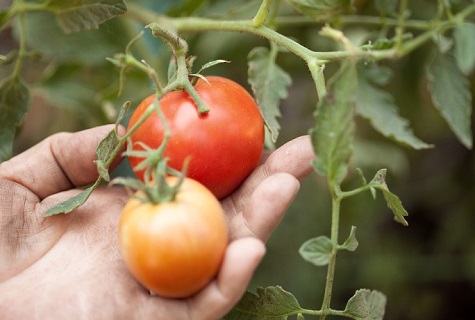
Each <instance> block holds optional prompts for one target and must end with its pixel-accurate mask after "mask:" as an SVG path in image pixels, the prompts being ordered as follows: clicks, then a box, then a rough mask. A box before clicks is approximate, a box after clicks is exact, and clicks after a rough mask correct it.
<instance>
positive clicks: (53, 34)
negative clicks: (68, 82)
mask: <svg viewBox="0 0 475 320" xmlns="http://www.w3.org/2000/svg"><path fill="white" fill-rule="evenodd" d="M64 3H69V1H64ZM25 23H26V33H27V34H28V37H27V39H26V40H27V44H28V47H29V48H30V49H34V50H38V51H40V52H41V53H42V55H43V56H44V57H45V58H48V59H52V60H54V62H58V63H64V62H67V63H78V64H81V68H82V67H84V66H90V65H94V66H97V65H99V64H100V65H104V64H106V60H105V58H106V57H111V56H113V55H114V54H115V53H116V52H121V51H123V49H124V47H125V46H126V45H127V43H128V42H129V38H128V37H125V36H122V35H124V34H126V33H127V31H126V28H125V25H124V23H121V21H119V20H111V21H108V22H106V25H107V28H99V29H98V30H93V31H90V30H84V31H81V32H76V33H73V34H65V33H64V32H63V31H62V30H61V29H60V27H59V26H58V24H57V23H55V22H54V15H53V14H52V13H51V12H31V13H27V15H26V19H25ZM14 27H15V32H16V33H19V32H20V31H19V30H18V24H15V25H14ZM146 58H147V59H148V57H146ZM147 61H148V62H149V63H152V62H153V61H151V60H147ZM82 72H83V74H84V73H86V72H84V71H82ZM102 73H103V71H101V72H94V73H93V75H94V76H96V77H97V76H98V75H102ZM114 74H116V72H114ZM83 76H86V75H85V74H84V75H83ZM115 77H117V75H115Z"/></svg>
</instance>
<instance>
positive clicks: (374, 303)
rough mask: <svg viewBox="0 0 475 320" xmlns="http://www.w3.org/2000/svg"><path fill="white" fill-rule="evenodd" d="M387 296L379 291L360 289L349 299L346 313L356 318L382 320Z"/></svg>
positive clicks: (359, 319)
mask: <svg viewBox="0 0 475 320" xmlns="http://www.w3.org/2000/svg"><path fill="white" fill-rule="evenodd" d="M385 308H386V296H385V295H384V294H382V293H381V292H379V291H375V290H372V291H371V290H368V289H360V290H357V291H356V293H355V295H354V296H353V297H351V298H350V299H349V300H348V303H347V304H346V307H345V311H344V312H345V313H346V314H348V315H351V316H352V317H353V318H354V319H356V320H382V319H383V317H384V312H385Z"/></svg>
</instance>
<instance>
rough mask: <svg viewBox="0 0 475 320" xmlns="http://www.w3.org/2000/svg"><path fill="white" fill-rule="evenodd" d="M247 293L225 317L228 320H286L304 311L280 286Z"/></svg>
mask: <svg viewBox="0 0 475 320" xmlns="http://www.w3.org/2000/svg"><path fill="white" fill-rule="evenodd" d="M256 291H257V292H256V293H257V294H254V293H252V292H249V291H248V292H246V293H245V294H244V296H243V297H242V298H241V300H240V301H239V303H238V304H237V305H236V306H235V307H234V309H233V310H231V312H230V313H229V314H228V315H226V316H225V317H224V319H226V320H285V319H287V317H288V316H290V315H294V314H298V313H300V312H302V311H304V310H303V309H302V308H301V307H300V305H299V303H298V301H297V299H296V298H295V297H294V296H293V295H292V294H291V293H290V292H287V291H285V290H284V289H282V288H281V287H280V286H272V287H267V288H257V289H256Z"/></svg>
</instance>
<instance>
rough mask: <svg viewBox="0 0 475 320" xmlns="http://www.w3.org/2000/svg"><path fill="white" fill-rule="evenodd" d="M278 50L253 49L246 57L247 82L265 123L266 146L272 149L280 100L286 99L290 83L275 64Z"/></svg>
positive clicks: (279, 115) (283, 72) (275, 138)
mask: <svg viewBox="0 0 475 320" xmlns="http://www.w3.org/2000/svg"><path fill="white" fill-rule="evenodd" d="M277 51H278V48H277V47H276V46H273V47H272V49H271V50H269V49H267V48H264V47H257V48H254V49H253V50H252V51H251V52H250V53H249V56H248V60H249V62H248V66H249V69H248V81H249V84H250V85H251V88H252V91H253V92H254V96H255V97H256V101H257V104H258V105H259V107H260V109H261V112H262V114H263V117H264V120H265V122H266V128H267V130H266V131H267V132H266V146H267V147H269V148H270V149H273V148H274V143H275V142H276V140H277V137H278V135H279V130H280V125H279V121H278V118H280V117H281V113H280V110H279V104H280V100H283V99H286V98H287V95H288V93H287V87H288V86H290V84H291V83H292V79H291V78H290V76H289V74H288V73H287V72H285V71H284V70H283V69H282V68H280V67H279V66H278V65H277V64H276V63H275V59H276V55H277Z"/></svg>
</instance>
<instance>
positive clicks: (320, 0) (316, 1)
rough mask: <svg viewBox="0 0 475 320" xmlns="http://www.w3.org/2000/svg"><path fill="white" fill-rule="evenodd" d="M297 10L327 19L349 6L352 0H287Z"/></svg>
mask: <svg viewBox="0 0 475 320" xmlns="http://www.w3.org/2000/svg"><path fill="white" fill-rule="evenodd" d="M287 1H288V2H289V3H290V5H291V6H292V7H293V8H294V9H295V10H296V11H298V12H300V13H302V14H305V15H306V16H309V17H312V18H318V19H322V20H325V19H328V18H330V17H332V16H334V15H337V14H339V13H342V12H345V11H348V10H349V9H350V8H351V4H352V0H287Z"/></svg>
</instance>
